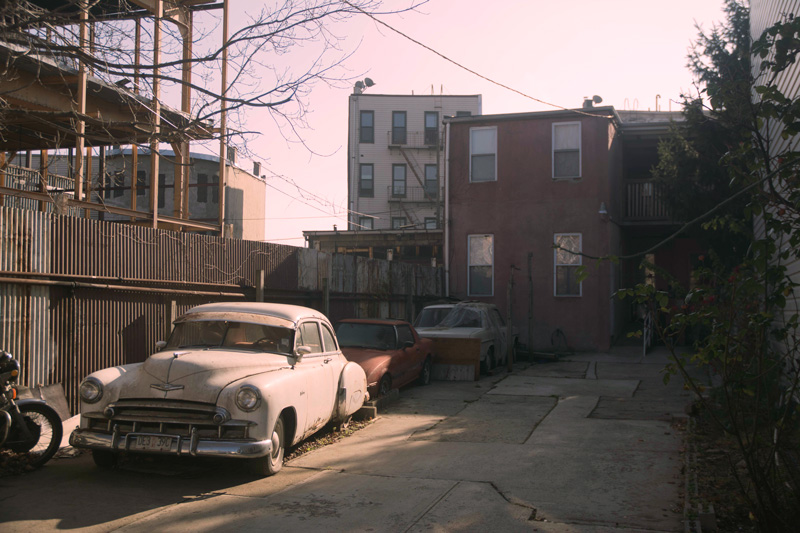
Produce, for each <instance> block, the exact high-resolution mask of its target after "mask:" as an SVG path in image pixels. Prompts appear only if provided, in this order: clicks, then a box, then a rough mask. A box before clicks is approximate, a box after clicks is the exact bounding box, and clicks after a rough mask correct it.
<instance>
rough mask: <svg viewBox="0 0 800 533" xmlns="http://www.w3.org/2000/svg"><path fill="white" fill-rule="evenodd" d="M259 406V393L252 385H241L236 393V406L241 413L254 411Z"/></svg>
mask: <svg viewBox="0 0 800 533" xmlns="http://www.w3.org/2000/svg"><path fill="white" fill-rule="evenodd" d="M260 404H261V392H259V390H258V389H257V388H255V387H253V386H252V385H242V386H241V387H240V388H239V391H238V392H237V393H236V405H237V406H238V407H239V409H241V410H242V411H255V410H256V409H257V408H258V406H259V405H260Z"/></svg>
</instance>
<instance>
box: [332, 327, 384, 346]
mask: <svg viewBox="0 0 800 533" xmlns="http://www.w3.org/2000/svg"><path fill="white" fill-rule="evenodd" d="M336 337H337V338H338V339H339V346H341V347H342V348H372V349H374V350H393V349H394V348H395V346H396V345H397V339H396V338H395V334H394V327H393V326H389V325H386V324H360V323H355V322H342V323H340V324H339V325H338V326H337V328H336Z"/></svg>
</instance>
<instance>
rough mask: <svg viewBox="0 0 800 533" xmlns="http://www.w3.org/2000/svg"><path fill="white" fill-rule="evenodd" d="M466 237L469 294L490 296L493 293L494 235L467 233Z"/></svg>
mask: <svg viewBox="0 0 800 533" xmlns="http://www.w3.org/2000/svg"><path fill="white" fill-rule="evenodd" d="M467 239H468V241H467V248H468V250H467V254H468V257H469V270H468V272H467V277H468V278H469V279H468V281H467V284H468V287H469V289H468V290H469V295H470V296H492V295H493V294H494V235H469V236H468V237H467Z"/></svg>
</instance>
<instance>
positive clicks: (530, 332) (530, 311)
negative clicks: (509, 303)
mask: <svg viewBox="0 0 800 533" xmlns="http://www.w3.org/2000/svg"><path fill="white" fill-rule="evenodd" d="M532 346H533V252H528V360H529V361H530V360H531V349H532V348H531V347H532Z"/></svg>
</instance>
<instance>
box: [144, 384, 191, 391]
mask: <svg viewBox="0 0 800 533" xmlns="http://www.w3.org/2000/svg"><path fill="white" fill-rule="evenodd" d="M150 388H151V389H156V390H160V391H163V392H170V391H174V390H181V389H183V385H173V384H171V383H153V384H152V385H150Z"/></svg>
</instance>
